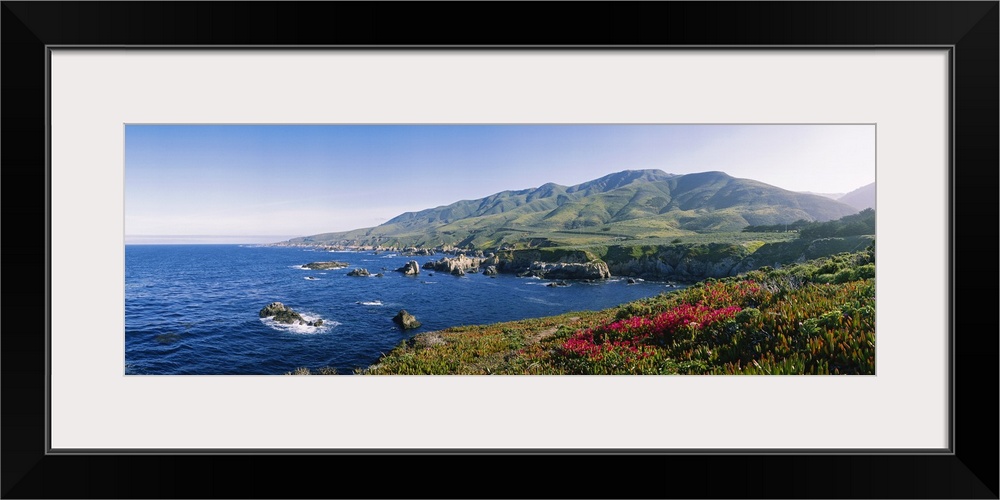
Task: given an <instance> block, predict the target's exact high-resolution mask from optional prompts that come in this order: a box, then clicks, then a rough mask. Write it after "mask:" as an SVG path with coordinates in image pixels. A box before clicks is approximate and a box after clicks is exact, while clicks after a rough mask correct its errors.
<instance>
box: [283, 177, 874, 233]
mask: <svg viewBox="0 0 1000 500" xmlns="http://www.w3.org/2000/svg"><path fill="white" fill-rule="evenodd" d="M856 212H857V209H855V208H853V207H851V206H849V205H846V204H843V203H840V202H838V201H835V200H830V199H828V198H824V197H822V196H818V195H812V194H804V193H797V192H793V191H788V190H785V189H782V188H778V187H776V186H772V185H769V184H766V183H763V182H760V181H756V180H753V179H741V178H736V177H732V176H730V175H728V174H726V173H725V172H722V171H707V172H697V173H691V174H679V175H678V174H668V173H666V172H663V171H661V170H656V169H647V170H623V171H619V172H614V173H611V174H608V175H605V176H602V177H599V178H597V179H593V180H590V181H586V182H583V183H580V184H576V185H573V186H563V185H560V184H556V183H552V182H549V183H545V184H543V185H541V186H538V187H535V188H527V189H520V190H506V191H500V192H498V193H494V194H492V195H489V196H486V197H483V198H478V199H473V200H460V201H456V202H454V203H451V204H448V205H442V206H438V207H434V208H428V209H424V210H418V211H414V212H404V213H402V214H400V215H397V216H396V217H393V218H392V219H390V220H388V221H386V222H385V223H383V224H381V225H379V226H375V227H371V228H361V229H355V230H351V231H342V232H334V233H321V234H317V235H312V236H305V237H302V238H293V239H291V240H288V241H287V242H286V243H287V244H301V245H343V246H370V247H386V248H390V247H409V246H414V247H438V246H443V247H458V248H486V247H499V246H501V245H505V244H508V245H514V246H518V245H523V246H555V245H558V244H572V243H579V242H582V241H584V240H588V241H590V242H591V243H593V241H600V240H611V239H615V238H619V239H620V238H652V237H669V236H672V235H682V234H691V233H700V232H722V231H739V230H740V229H742V228H743V227H745V226H747V225H759V224H775V223H790V222H793V221H796V220H800V219H806V220H810V221H826V220H832V219H836V218H839V217H842V216H844V215H850V214H853V213H856ZM602 233H603V238H600V237H594V235H596V236H602Z"/></svg>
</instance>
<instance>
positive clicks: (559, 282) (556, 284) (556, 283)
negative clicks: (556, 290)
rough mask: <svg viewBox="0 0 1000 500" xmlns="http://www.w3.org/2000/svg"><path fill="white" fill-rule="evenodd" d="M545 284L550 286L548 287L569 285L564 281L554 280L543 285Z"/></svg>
mask: <svg viewBox="0 0 1000 500" xmlns="http://www.w3.org/2000/svg"><path fill="white" fill-rule="evenodd" d="M545 286H550V287H557V286H569V283H566V282H565V281H555V282H552V283H549V284H548V285H545Z"/></svg>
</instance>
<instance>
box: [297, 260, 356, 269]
mask: <svg viewBox="0 0 1000 500" xmlns="http://www.w3.org/2000/svg"><path fill="white" fill-rule="evenodd" d="M348 265H350V264H348V263H346V262H337V261H329V262H310V263H308V264H303V265H302V267H304V268H306V269H316V270H320V271H325V270H327V269H341V268H345V267H347V266H348Z"/></svg>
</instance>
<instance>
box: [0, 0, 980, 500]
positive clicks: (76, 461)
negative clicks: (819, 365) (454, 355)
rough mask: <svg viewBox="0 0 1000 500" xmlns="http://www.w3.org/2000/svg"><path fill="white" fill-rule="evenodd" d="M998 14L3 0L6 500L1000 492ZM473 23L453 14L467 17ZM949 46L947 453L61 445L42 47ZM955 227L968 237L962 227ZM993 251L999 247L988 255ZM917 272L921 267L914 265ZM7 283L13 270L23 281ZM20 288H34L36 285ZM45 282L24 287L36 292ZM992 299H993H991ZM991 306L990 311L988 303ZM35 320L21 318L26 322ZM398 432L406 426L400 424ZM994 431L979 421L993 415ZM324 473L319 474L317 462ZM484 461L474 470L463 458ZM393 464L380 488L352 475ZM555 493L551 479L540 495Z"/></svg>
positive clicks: (692, 6)
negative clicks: (143, 449)
mask: <svg viewBox="0 0 1000 500" xmlns="http://www.w3.org/2000/svg"><path fill="white" fill-rule="evenodd" d="M998 14H1000V5H998V2H997V1H986V2H773V3H771V2H765V3H757V2H664V3H660V2H641V3H625V2H623V3H613V4H603V3H579V4H567V3H554V4H539V3H502V4H497V3H469V4H465V3H323V2H301V3H300V2H7V1H4V2H2V10H0V22H2V24H0V30H2V37H3V39H2V42H3V43H2V46H0V47H2V48H0V50H2V52H0V61H2V70H3V71H2V75H3V85H2V102H3V107H2V111H0V112H2V122H3V130H2V134H3V146H4V147H3V148H2V150H0V160H2V166H3V171H4V180H5V181H6V182H5V186H6V189H5V190H4V191H5V194H7V195H8V196H7V197H6V200H7V203H5V206H4V208H5V214H4V217H3V222H5V223H6V224H5V227H6V229H7V234H8V238H7V242H6V243H5V244H4V245H3V255H4V258H5V260H6V262H7V263H8V265H10V266H11V267H9V268H8V269H9V270H10V269H11V268H13V266H16V267H17V268H18V269H21V270H22V271H23V270H25V269H31V270H38V269H45V270H46V271H45V273H46V274H45V279H44V280H39V279H37V278H31V279H29V280H21V279H18V280H17V281H14V282H12V281H8V284H9V285H10V286H9V287H8V291H9V292H12V293H9V294H4V310H5V312H7V313H8V314H5V315H4V320H5V321H4V326H5V327H6V328H5V330H6V332H5V335H3V336H2V338H0V341H2V349H0V356H2V379H0V383H2V396H0V397H2V407H0V408H2V432H3V439H2V441H0V446H2V454H3V460H2V485H0V486H2V495H3V497H4V498H90V497H104V498H112V497H129V498H154V497H156V498H162V497H168V498H191V497H202V498H209V497H230V498H233V497H237V498H239V497H242V498H261V497H271V498H302V497H314V496H317V495H318V496H329V497H398V498H416V497H426V496H431V497H440V498H445V497H511V498H521V497H550V496H558V497H569V498H574V497H579V498H585V497H588V498H589V497H605V498H633V497H660V498H667V497H687V498H762V497H767V498H788V497H796V498H862V497H864V498H895V497H903V498H925V497H931V498H998V491H1000V490H998V445H997V443H998V439H997V425H996V422H997V421H998V418H997V417H998V405H997V399H996V395H997V390H996V385H995V384H996V381H997V368H998V357H997V352H998V349H997V347H998V345H997V341H998V336H997V332H998V331H1000V329H998V321H997V317H996V314H995V309H993V307H995V304H996V303H997V301H996V298H997V286H996V282H995V280H996V277H997V276H998V273H997V267H996V265H997V264H996V263H997V260H995V259H994V254H993V253H992V251H990V252H983V251H982V249H983V248H988V249H991V250H992V249H993V248H995V246H994V245H995V244H996V242H997V241H998V238H997V227H998V224H997V222H998V221H997V219H998V211H997V207H998V185H1000V184H998V170H1000V167H998V165H1000V159H998V135H1000V134H998V116H1000V114H998V95H1000V85H998V63H1000V58H998V41H1000V36H998V19H1000V17H998ZM456 16H458V17H457V18H458V19H461V20H463V22H456V21H454V19H456ZM53 45H60V46H78V47H93V46H171V47H176V46H186V45H189V46H218V47H249V46H284V45H287V46H300V47H301V46H331V45H336V46H345V45H351V46H380V45H392V46H412V45H419V46H459V47H466V48H476V47H491V46H493V47H495V46H508V47H509V46H531V47H554V46H588V47H609V48H612V49H613V47H615V46H633V47H640V46H641V47H660V46H691V47H698V46H722V45H724V46H747V47H752V46H787V47H797V48H802V49H809V48H810V47H819V46H845V47H859V48H862V47H886V46H907V47H926V46H949V47H951V53H952V62H953V64H952V71H953V75H952V76H953V88H952V92H953V94H952V97H953V103H954V104H953V113H952V123H951V130H952V131H953V138H954V141H953V150H952V153H953V158H952V162H953V164H952V169H951V174H952V175H951V182H952V186H951V188H952V207H951V210H952V213H951V220H952V221H953V222H952V224H951V230H950V232H951V237H952V248H951V258H952V270H951V271H952V278H951V279H952V282H953V285H954V293H953V295H952V297H951V302H952V303H951V304H950V306H951V307H952V308H953V311H954V314H953V317H954V325H953V330H954V331H953V335H952V336H953V342H952V348H953V359H954V372H953V375H952V376H953V379H952V383H953V390H952V403H953V414H952V422H953V425H952V436H953V439H952V442H953V447H952V450H951V453H944V454H941V453H938V454H833V455H822V454H809V453H796V454H767V453H764V454H735V455H724V454H713V453H702V454H685V455H669V454H668V455H636V454H627V453H625V454H620V455H618V454H615V455H607V454H605V455H596V456H595V455H583V454H558V455H550V454H526V453H518V454H503V455H500V454H476V453H465V454H434V453H422V454H420V455H419V456H417V455H413V454H409V455H407V454H402V455H401V454H378V453H369V454H362V455H351V456H343V455H340V456H337V455H317V454H289V455H274V454H267V455H259V454H199V453H185V454H172V455H163V454H156V455H153V454H141V453H138V454H93V455H52V454H48V453H47V452H46V451H47V442H46V436H45V429H46V415H47V409H48V401H47V400H46V396H45V395H46V387H45V384H46V382H45V381H46V369H47V367H46V352H47V344H46V338H47V337H46V332H45V330H44V329H43V328H42V325H43V324H45V323H46V322H43V321H42V319H41V318H46V315H47V314H48V308H47V287H46V286H45V285H46V283H47V282H48V279H49V272H50V269H49V267H48V266H47V255H48V253H49V252H50V248H49V246H48V240H49V229H48V219H47V217H48V215H47V214H48V206H49V205H48V204H49V200H48V197H47V185H48V184H47V181H48V179H47V172H48V171H47V166H46V165H47V153H46V151H47V146H46V143H47V133H46V118H47V113H48V109H47V102H46V98H45V97H46V85H47V76H48V73H47V67H46V61H47V57H46V52H47V48H46V47H48V46H53ZM960 229H961V230H960ZM983 253H988V255H982V254H983ZM915 272H919V271H918V270H915ZM10 277H11V274H8V278H9V279H10ZM23 281H27V282H30V283H25V282H23ZM28 284H31V285H34V287H33V288H31V290H30V292H29V291H28V290H26V288H27V287H26V286H25V285H28ZM980 299H982V300H980ZM981 303H985V304H987V305H986V306H985V307H986V308H987V310H986V311H982V310H981V309H980V307H982V306H978V305H973V304H981ZM26 318H27V319H26ZM400 423H401V425H407V424H408V422H406V421H405V420H401V422H400ZM984 423H985V425H984ZM316 465H319V467H320V468H325V467H328V468H329V470H330V471H331V476H330V477H322V478H320V477H317V478H311V477H309V476H308V474H307V473H304V472H303V471H305V470H309V469H307V468H306V467H307V466H308V467H309V468H314V467H315V466H316ZM469 465H471V466H472V467H471V468H469V467H468V466H469ZM366 470H377V471H381V472H380V475H381V476H382V477H387V478H390V479H388V480H385V481H379V482H377V483H375V484H372V483H367V482H364V481H361V480H360V479H359V477H360V476H359V472H360V471H366ZM538 484H542V486H537V485H538Z"/></svg>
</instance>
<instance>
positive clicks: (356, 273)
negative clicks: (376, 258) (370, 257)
mask: <svg viewBox="0 0 1000 500" xmlns="http://www.w3.org/2000/svg"><path fill="white" fill-rule="evenodd" d="M347 275H348V276H360V277H368V276H371V273H369V272H368V270H367V269H364V268H360V267H359V268H357V269H355V270H353V271H351V272H349V273H347Z"/></svg>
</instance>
